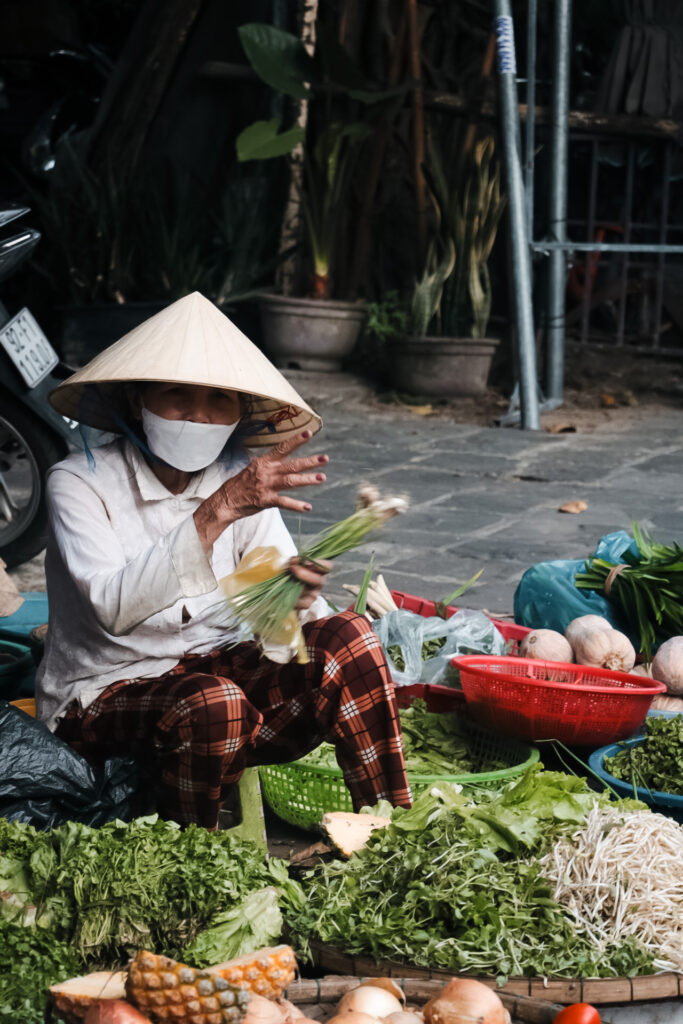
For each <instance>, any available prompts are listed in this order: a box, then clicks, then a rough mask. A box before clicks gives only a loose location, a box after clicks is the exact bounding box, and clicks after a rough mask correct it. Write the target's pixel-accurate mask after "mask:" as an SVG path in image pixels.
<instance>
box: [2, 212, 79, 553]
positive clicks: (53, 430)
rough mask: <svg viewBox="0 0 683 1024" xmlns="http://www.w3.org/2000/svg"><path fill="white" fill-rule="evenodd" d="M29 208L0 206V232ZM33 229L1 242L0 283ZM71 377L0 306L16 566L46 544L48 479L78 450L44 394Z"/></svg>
mask: <svg viewBox="0 0 683 1024" xmlns="http://www.w3.org/2000/svg"><path fill="white" fill-rule="evenodd" d="M27 213H29V208H28V207H26V206H21V205H19V204H13V203H4V204H2V205H0V232H1V231H2V230H3V229H4V228H5V227H6V225H8V224H11V223H12V222H14V221H15V220H18V219H19V218H20V217H23V216H25V215H26V214H27ZM39 240H40V233H39V232H38V231H36V230H35V229H34V228H23V229H22V230H21V231H19V232H17V233H15V234H12V235H10V236H9V237H4V238H0V284H2V282H3V281H5V280H7V278H8V277H10V275H11V274H13V273H14V272H15V271H16V270H17V269H18V268H19V267H20V266H21V265H22V264H23V263H24V262H25V260H27V259H28V257H29V256H30V255H31V253H32V252H33V250H34V248H35V246H36V245H37V244H38V241H39ZM71 373H72V370H71V369H70V367H68V366H67V365H66V364H65V363H63V362H62V361H61V360H60V358H59V356H58V354H57V353H56V352H55V350H54V348H53V347H52V345H51V344H50V341H49V340H48V338H47V337H46V336H45V334H44V333H43V331H42V330H41V328H40V326H39V325H38V323H37V322H36V320H35V318H34V317H33V315H32V314H31V312H30V310H29V309H27V308H24V309H20V310H19V311H18V312H17V313H16V314H15V315H11V314H10V313H9V311H8V310H7V309H6V307H5V306H4V304H3V303H2V302H1V301H0V558H2V559H3V560H4V561H5V563H6V564H7V565H8V566H9V567H12V566H16V565H20V564H21V563H22V562H25V561H28V559H30V558H33V556H34V555H36V554H38V552H39V551H42V549H43V548H44V547H45V543H46V540H47V528H48V518H47V504H46V497H45V476H46V473H47V471H48V469H49V468H50V466H52V465H53V464H54V463H55V462H59V461H60V460H61V459H63V458H64V457H65V456H66V455H67V454H68V453H69V451H72V450H76V449H78V448H79V447H81V445H79V444H78V443H77V440H76V439H77V437H78V424H77V423H75V422H74V421H73V420H68V419H66V417H64V416H60V414H59V413H58V412H56V411H55V410H54V409H53V408H52V406H51V405H50V404H49V402H48V399H47V396H48V394H49V392H50V391H52V390H53V388H56V387H57V385H58V384H59V383H60V381H62V380H64V379H65V378H66V377H68V376H69V375H70V374H71Z"/></svg>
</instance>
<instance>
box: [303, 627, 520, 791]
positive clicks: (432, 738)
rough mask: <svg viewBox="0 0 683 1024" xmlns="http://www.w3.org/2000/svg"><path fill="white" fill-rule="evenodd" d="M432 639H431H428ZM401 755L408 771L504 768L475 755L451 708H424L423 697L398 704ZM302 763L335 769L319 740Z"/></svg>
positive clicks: (427, 772)
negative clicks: (446, 709)
mask: <svg viewBox="0 0 683 1024" xmlns="http://www.w3.org/2000/svg"><path fill="white" fill-rule="evenodd" d="M430 642H433V641H430ZM399 717H400V719H401V731H402V733H403V756H404V759H405V764H406V770H407V771H408V773H409V774H411V775H469V774H471V773H472V772H490V771H496V770H497V769H500V768H507V767H508V763H507V762H506V761H502V760H499V759H497V758H493V757H492V758H490V759H488V760H487V761H485V762H481V761H480V760H478V759H475V757H474V755H473V753H472V745H471V740H470V739H469V738H468V732H467V728H466V727H464V726H463V725H462V723H461V720H460V718H459V716H458V715H457V714H456V713H455V712H452V711H442V712H433V711H428V710H427V705H426V703H425V701H424V700H421V699H418V700H414V701H413V703H412V704H411V705H410V707H409V708H401V709H400V711H399ZM301 763H302V764H309V765H311V766H317V767H324V768H334V769H338V768H339V766H338V764H337V759H336V757H335V753H334V747H333V746H332V744H330V743H323V744H322V745H321V746H319V747H317V748H316V749H315V750H313V751H311V752H310V753H309V754H306V756H305V757H303V758H302V759H301Z"/></svg>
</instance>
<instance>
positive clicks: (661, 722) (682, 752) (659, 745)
mask: <svg viewBox="0 0 683 1024" xmlns="http://www.w3.org/2000/svg"><path fill="white" fill-rule="evenodd" d="M605 768H606V770H607V771H608V772H609V773H610V775H613V776H614V778H615V779H622V780H623V781H624V782H630V783H631V784H632V785H633V786H639V787H642V788H643V789H649V790H656V791H658V792H660V793H673V794H674V795H676V796H683V715H676V717H675V718H654V717H651V718H647V719H646V720H645V740H644V741H643V743H641V744H639V745H638V746H633V747H626V748H625V749H624V750H620V751H619V753H618V754H615V755H614V757H606V758H605Z"/></svg>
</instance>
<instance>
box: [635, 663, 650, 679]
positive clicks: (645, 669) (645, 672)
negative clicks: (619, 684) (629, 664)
mask: <svg viewBox="0 0 683 1024" xmlns="http://www.w3.org/2000/svg"><path fill="white" fill-rule="evenodd" d="M631 675H632V676H645V677H646V678H647V679H652V665H636V667H635V668H632V669H631Z"/></svg>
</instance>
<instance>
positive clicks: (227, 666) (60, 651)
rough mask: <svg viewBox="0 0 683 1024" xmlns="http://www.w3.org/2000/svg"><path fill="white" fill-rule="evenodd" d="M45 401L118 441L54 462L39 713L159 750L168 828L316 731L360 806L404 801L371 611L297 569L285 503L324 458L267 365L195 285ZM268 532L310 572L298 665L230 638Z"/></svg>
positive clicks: (320, 569)
mask: <svg viewBox="0 0 683 1024" xmlns="http://www.w3.org/2000/svg"><path fill="white" fill-rule="evenodd" d="M50 400H51V402H52V403H53V405H54V406H55V408H57V409H58V410H59V411H60V412H62V413H63V414H64V415H68V416H71V417H73V418H75V419H78V420H79V421H80V422H81V423H82V424H86V425H90V426H93V427H97V428H100V429H105V430H110V431H113V432H115V433H118V434H119V435H120V436H119V437H118V438H117V439H116V440H114V441H112V442H111V443H109V444H105V445H103V446H102V447H99V448H97V450H96V452H95V454H94V456H93V455H92V454H91V453H90V451H89V450H88V449H87V448H86V452H85V453H84V454H76V455H71V456H69V457H68V458H67V459H65V460H64V461H63V462H61V463H59V464H58V465H57V466H55V467H53V469H52V470H51V471H50V475H49V481H48V501H49V507H50V523H51V532H50V539H49V543H48V549H47V557H46V573H47V588H48V597H49V606H50V620H49V629H48V638H47V645H46V651H45V657H44V659H43V661H42V663H41V666H40V669H39V673H38V678H37V682H36V696H37V704H38V715H39V717H40V718H42V719H43V720H44V721H45V722H47V724H48V725H49V727H50V728H51V729H53V730H54V731H55V732H56V734H57V735H58V736H59V737H61V738H62V739H64V740H65V741H66V742H67V743H69V744H70V745H71V746H72V747H73V748H74V749H76V750H78V751H79V752H80V753H82V754H84V755H85V756H86V757H88V758H90V759H98V758H102V757H105V756H108V755H111V754H113V753H132V754H133V755H138V756H140V755H145V756H146V755H148V754H149V752H150V751H153V752H154V755H155V758H154V760H155V764H156V766H157V769H156V770H157V771H158V785H157V807H158V810H159V813H160V814H161V815H162V816H164V817H167V818H170V819H173V820H175V821H178V822H180V823H181V824H186V823H190V822H195V823H197V824H199V825H203V826H204V827H206V828H210V829H211V828H215V827H216V825H217V820H218V812H219V810H220V807H221V801H222V794H223V790H224V788H225V787H226V786H228V785H230V784H232V783H235V782H236V781H237V780H238V779H239V777H240V775H241V773H242V771H243V770H244V768H245V767H247V766H249V765H258V764H268V763H276V762H280V761H290V760H293V759H295V758H298V757H301V756H303V754H305V753H306V752H308V751H309V750H311V749H313V748H314V747H316V746H317V745H318V744H319V743H321V742H322V741H323V740H329V741H330V742H332V743H334V745H335V747H336V751H337V757H338V760H339V764H340V766H341V767H342V770H343V772H344V778H345V780H346V783H347V785H348V787H349V789H350V791H351V795H352V798H353V802H354V806H355V807H356V808H358V807H360V806H361V805H363V804H373V803H376V802H377V800H379V799H380V798H386V799H388V800H389V801H391V802H392V803H393V804H395V805H402V806H409V804H410V792H409V789H408V784H407V780H406V775H405V769H404V764H403V754H402V748H401V734H400V727H399V724H398V716H397V711H396V704H395V698H394V691H393V684H392V681H391V677H390V673H389V670H388V667H387V663H386V660H385V658H384V655H383V652H382V648H381V646H380V645H379V642H378V640H377V638H376V636H375V634H374V633H373V631H372V629H371V628H370V626H369V624H368V623H367V621H366V619H365V618H364V617H362V616H358V615H356V614H354V613H352V612H342V613H340V614H336V615H331V614H330V609H329V607H328V606H327V604H326V602H325V601H324V599H323V598H322V597H321V595H320V591H321V587H322V584H323V579H324V575H325V571H326V569H327V566H320V565H316V566H312V565H304V564H301V562H300V561H299V559H298V558H297V555H296V548H295V546H294V543H293V541H292V539H291V537H290V535H289V533H288V532H287V529H286V527H285V525H284V523H283V521H282V518H281V516H280V512H279V509H289V510H291V511H295V512H307V511H310V509H311V505H310V504H309V503H308V502H306V501H302V500H300V499H298V498H296V497H294V496H293V495H292V494H291V493H290V492H293V491H295V490H296V488H298V487H309V486H315V485H320V484H321V483H323V482H324V480H325V474H324V472H323V467H324V466H325V465H326V464H327V462H328V458H327V456H326V455H312V456H302V455H300V454H298V449H300V448H301V446H302V445H304V444H305V443H306V441H307V440H308V439H309V438H310V437H311V436H312V434H313V433H314V432H315V431H316V430H317V429H319V427H320V425H321V421H320V419H319V418H318V417H317V416H316V414H315V413H314V412H313V411H312V410H311V409H309V407H308V406H307V405H306V403H305V402H304V401H303V400H302V399H301V398H300V397H299V396H298V395H297V393H296V392H295V391H294V390H293V388H292V387H291V386H290V385H289V384H288V382H287V381H286V380H285V379H284V378H283V377H282V376H281V374H280V373H279V372H278V371H277V370H276V369H275V367H273V366H272V365H271V364H270V362H269V361H268V360H267V359H266V358H265V356H263V354H262V353H261V352H260V351H259V350H258V349H257V348H256V347H255V346H254V345H252V343H251V342H250V341H249V340H248V339H247V338H246V337H245V336H244V335H243V334H242V333H241V332H240V331H238V330H237V328H236V327H235V326H234V325H233V324H231V323H230V321H229V320H228V319H227V318H226V317H225V316H224V315H223V314H222V313H220V312H219V310H218V309H216V307H215V306H213V305H212V304H211V303H210V302H208V300H206V299H204V298H203V297H202V296H201V295H199V294H197V293H194V294H193V295H190V296H187V297H186V298H184V299H181V300H180V301H178V302H176V303H174V304H173V305H172V306H170V307H168V308H167V309H166V310H163V311H162V312H161V313H159V314H157V315H156V316H154V317H152V318H151V319H150V320H148V321H146V323H144V324H143V325H142V326H141V327H139V328H137V329H136V330H134V331H132V332H131V333H130V334H129V335H126V337H125V338H123V339H122V340H121V341H119V342H117V343H116V344H115V345H113V346H112V347H111V348H109V349H107V350H106V351H105V352H103V353H102V354H101V355H99V356H98V357H97V358H96V359H94V360H93V361H92V362H91V363H90V364H88V366H86V367H85V368H84V369H83V370H80V371H79V372H78V373H76V374H74V375H73V376H72V377H70V378H69V379H68V380H67V381H65V382H64V383H63V384H61V385H60V386H59V388H57V390H56V391H55V392H53V394H52V395H51V399H50ZM245 445H248V446H250V447H252V446H254V447H256V446H267V451H266V453H265V454H262V455H259V456H258V457H250V456H249V455H247V453H246V451H245V447H244V446H245ZM93 461H94V465H93ZM282 492H285V493H282ZM262 545H273V546H275V547H276V548H277V549H278V551H279V552H280V553H281V555H282V556H283V557H284V558H285V559H289V571H290V572H291V573H292V574H293V575H294V576H296V577H297V578H298V580H300V581H301V583H302V584H303V592H302V596H301V599H300V602H299V606H298V607H299V616H300V620H301V621H302V623H303V635H304V638H305V643H306V649H307V653H308V657H309V659H310V660H309V662H308V664H299V663H298V662H297V661H296V660H293V659H292V656H293V653H294V652H293V650H291V649H289V648H282V647H279V648H274V647H273V646H272V645H271V646H266V647H265V649H262V646H261V645H259V643H258V641H257V640H243V639H240V636H239V629H238V626H237V625H236V623H235V621H234V618H233V617H232V616H231V613H230V610H229V607H228V605H227V602H226V601H225V598H224V595H223V592H222V591H221V590H220V588H219V586H218V580H219V579H221V578H222V577H224V576H227V575H229V574H230V573H231V572H232V571H233V570H234V569H235V567H236V566H237V565H238V563H239V562H240V560H241V559H242V558H243V557H244V556H245V555H246V554H247V553H248V552H250V551H253V550H254V549H255V548H257V547H259V546H262Z"/></svg>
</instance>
